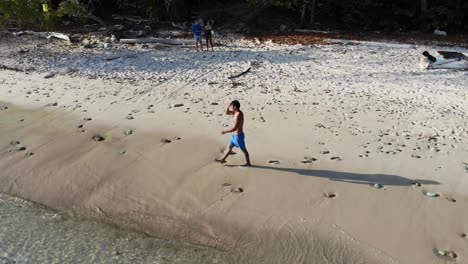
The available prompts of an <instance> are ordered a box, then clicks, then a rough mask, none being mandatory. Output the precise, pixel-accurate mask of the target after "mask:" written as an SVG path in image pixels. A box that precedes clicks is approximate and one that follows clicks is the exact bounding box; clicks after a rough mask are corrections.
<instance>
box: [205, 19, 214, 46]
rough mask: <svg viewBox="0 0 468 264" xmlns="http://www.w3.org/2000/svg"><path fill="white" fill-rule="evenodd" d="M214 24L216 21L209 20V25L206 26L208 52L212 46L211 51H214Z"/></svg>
mask: <svg viewBox="0 0 468 264" xmlns="http://www.w3.org/2000/svg"><path fill="white" fill-rule="evenodd" d="M213 24H214V20H209V21H208V24H207V25H206V26H205V38H206V50H207V51H208V49H209V48H210V44H211V51H214V49H213Z"/></svg>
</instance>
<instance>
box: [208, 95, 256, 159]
mask: <svg viewBox="0 0 468 264" xmlns="http://www.w3.org/2000/svg"><path fill="white" fill-rule="evenodd" d="M226 115H233V116H234V126H233V127H232V128H231V129H229V130H223V131H221V134H222V135H224V134H227V133H232V132H234V134H232V136H231V141H230V142H229V146H228V148H227V150H226V153H225V154H224V157H223V158H222V159H216V161H217V162H219V163H225V162H226V159H227V157H228V156H229V155H230V154H231V151H232V149H233V148H234V147H237V148H240V149H241V150H242V152H244V155H245V161H246V163H245V164H244V166H249V167H250V166H252V165H251V164H250V157H249V152H248V151H247V148H246V147H245V136H244V130H243V127H244V113H242V111H241V110H240V103H239V101H237V100H234V101H232V102H231V104H229V106H228V108H227V109H226Z"/></svg>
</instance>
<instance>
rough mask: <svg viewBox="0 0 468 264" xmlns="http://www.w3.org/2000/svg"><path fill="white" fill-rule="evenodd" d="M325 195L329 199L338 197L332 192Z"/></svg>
mask: <svg viewBox="0 0 468 264" xmlns="http://www.w3.org/2000/svg"><path fill="white" fill-rule="evenodd" d="M323 195H324V196H325V197H327V198H334V197H336V194H334V193H331V192H329V193H324V194H323Z"/></svg>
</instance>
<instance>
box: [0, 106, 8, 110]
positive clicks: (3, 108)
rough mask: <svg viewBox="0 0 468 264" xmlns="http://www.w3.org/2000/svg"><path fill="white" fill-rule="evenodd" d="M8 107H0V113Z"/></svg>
mask: <svg viewBox="0 0 468 264" xmlns="http://www.w3.org/2000/svg"><path fill="white" fill-rule="evenodd" d="M7 109H8V106H0V111H3V110H7Z"/></svg>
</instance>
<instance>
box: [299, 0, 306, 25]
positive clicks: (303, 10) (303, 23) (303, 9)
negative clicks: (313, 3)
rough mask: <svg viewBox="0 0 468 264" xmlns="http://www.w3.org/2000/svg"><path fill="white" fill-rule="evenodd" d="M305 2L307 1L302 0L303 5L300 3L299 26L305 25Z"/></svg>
mask: <svg viewBox="0 0 468 264" xmlns="http://www.w3.org/2000/svg"><path fill="white" fill-rule="evenodd" d="M307 4H308V1H304V3H303V5H302V10H301V23H300V24H301V27H304V25H305V16H306V12H307Z"/></svg>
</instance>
